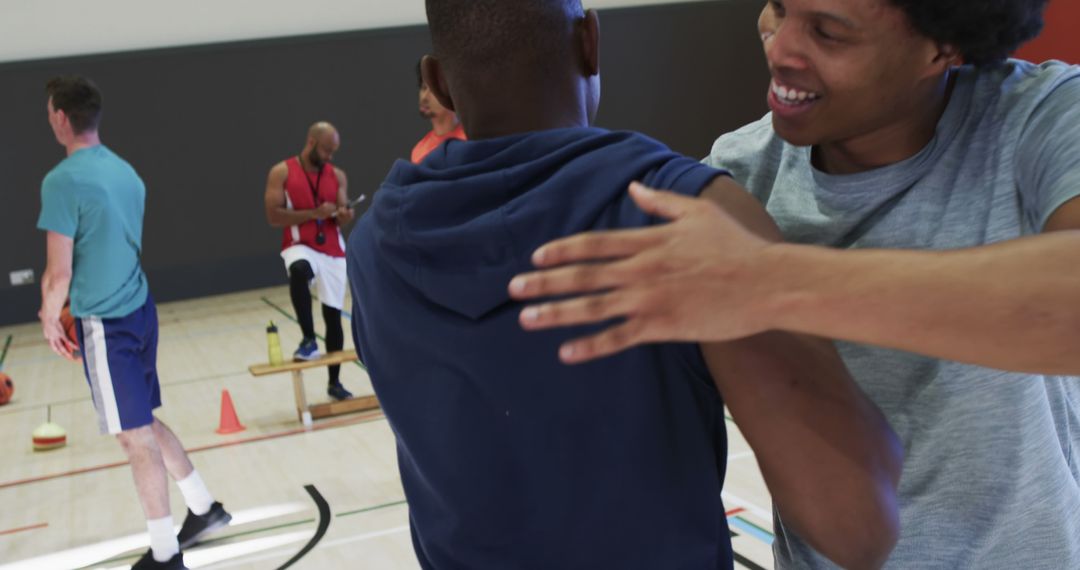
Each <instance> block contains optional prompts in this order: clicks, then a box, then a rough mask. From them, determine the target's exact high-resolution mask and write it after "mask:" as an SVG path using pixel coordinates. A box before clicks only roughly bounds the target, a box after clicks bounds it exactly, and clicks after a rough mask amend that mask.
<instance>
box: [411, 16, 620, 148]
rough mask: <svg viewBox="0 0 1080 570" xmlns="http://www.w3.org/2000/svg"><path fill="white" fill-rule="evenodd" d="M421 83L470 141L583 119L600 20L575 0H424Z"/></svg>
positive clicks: (593, 83) (596, 85)
mask: <svg viewBox="0 0 1080 570" xmlns="http://www.w3.org/2000/svg"><path fill="white" fill-rule="evenodd" d="M426 5H427V17H428V27H429V28H430V31H431V43H432V47H433V48H434V50H433V51H434V53H432V54H431V56H425V57H424V59H423V61H422V62H421V68H422V70H423V81H424V84H425V85H426V86H427V87H428V88H429V89H431V91H432V94H433V95H434V96H435V97H436V98H437V99H438V100H439V102H440V103H441V104H442V105H443V106H444V107H446V108H447V109H450V110H452V111H456V112H457V116H458V118H459V119H460V120H461V123H462V125H464V127H465V133H466V134H467V135H468V136H469V138H470V139H472V140H479V139H482V138H489V137H495V136H502V135H506V134H512V133H517V132H527V131H536V130H544V129H553V128H561V127H573V126H585V125H588V124H589V123H590V122H591V120H592V117H593V116H594V115H595V111H596V106H597V105H598V104H599V95H600V77H599V74H600V68H599V38H600V31H599V25H600V24H599V19H598V17H597V15H596V13H595V12H594V11H592V10H589V11H587V12H586V11H585V10H584V9H583V8H582V6H581V0H426Z"/></svg>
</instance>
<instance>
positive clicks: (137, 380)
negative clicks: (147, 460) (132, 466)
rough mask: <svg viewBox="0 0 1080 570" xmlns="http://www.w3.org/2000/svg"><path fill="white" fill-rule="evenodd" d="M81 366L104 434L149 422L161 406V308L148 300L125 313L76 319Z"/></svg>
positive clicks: (151, 421) (147, 298) (114, 432)
mask: <svg viewBox="0 0 1080 570" xmlns="http://www.w3.org/2000/svg"><path fill="white" fill-rule="evenodd" d="M75 324H76V326H75V329H76V330H77V331H78V336H79V346H80V347H82V354H83V370H84V371H85V372H86V381H87V382H88V383H89V384H90V392H91V394H92V395H93V398H94V409H95V410H97V414H98V427H99V428H100V429H101V433H103V434H105V433H108V434H114V435H115V434H118V433H120V432H122V431H126V430H129V429H135V428H138V427H142V426H146V425H150V424H151V423H153V421H154V409H155V408H158V407H160V406H161V388H160V386H159V385H158V375H157V344H158V319H157V307H155V306H154V300H153V299H151V298H150V296H149V295H148V296H147V297H146V303H144V304H143V306H142V307H139V308H138V309H136V310H135V311H134V312H132V313H131V314H129V315H127V316H126V317H120V318H117V319H101V318H97V317H87V318H85V319H76V320H75Z"/></svg>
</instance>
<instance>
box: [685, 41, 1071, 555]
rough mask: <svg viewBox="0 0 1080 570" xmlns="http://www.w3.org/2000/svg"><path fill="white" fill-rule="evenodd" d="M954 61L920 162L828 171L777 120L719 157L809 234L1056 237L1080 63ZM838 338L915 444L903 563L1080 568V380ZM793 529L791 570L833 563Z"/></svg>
mask: <svg viewBox="0 0 1080 570" xmlns="http://www.w3.org/2000/svg"><path fill="white" fill-rule="evenodd" d="M955 71H956V73H957V81H956V87H955V90H954V92H953V95H952V98H951V100H950V101H949V104H948V106H947V108H946V111H945V113H944V115H943V116H942V118H941V121H940V122H939V124H938V127H937V131H936V134H935V136H934V138H933V140H931V141H930V143H929V144H928V145H927V146H926V148H924V149H923V150H922V151H920V152H919V153H918V154H917V155H915V156H913V157H911V158H909V159H907V160H904V161H903V162H900V163H897V164H893V165H890V166H886V167H884V168H880V169H877V170H873V171H870V172H863V173H859V174H853V175H843V176H837V175H829V174H826V173H823V172H820V171H818V170H816V169H815V168H814V167H813V166H812V165H811V162H810V148H809V147H795V146H791V145H789V144H787V143H785V142H784V141H782V140H781V139H780V138H778V137H777V136H776V134H774V132H773V129H772V123H771V117H770V116H766V117H765V118H763V119H761V120H760V121H758V122H756V123H753V124H751V125H748V126H746V127H744V128H742V129H740V130H738V131H736V132H733V133H730V134H727V135H724V136H723V137H721V138H720V139H719V140H717V141H716V144H715V145H714V146H713V149H712V154H711V156H710V157H709V158H707V159H706V160H705V162H706V163H707V164H709V165H711V166H716V167H722V168H728V169H730V170H731V171H732V173H733V174H734V176H735V179H736V180H738V181H739V182H740V183H742V184H744V185H745V186H746V187H747V188H748V189H749V190H750V191H751V192H752V193H753V194H754V195H755V196H756V197H757V198H758V199H759V200H761V201H762V202H763V203H764V204H765V205H766V207H767V209H768V211H769V213H770V214H772V216H773V217H774V218H775V219H776V221H777V223H778V224H779V225H780V228H781V229H782V230H783V232H784V235H785V236H786V238H787V239H788V240H789V241H792V242H798V243H809V244H820V245H826V246H831V247H837V248H908V249H935V250H940V249H954V248H963V247H970V246H978V245H982V244H989V243H994V242H1000V241H1003V240H1009V239H1013V238H1017V237H1020V236H1024V235H1029V234H1035V233H1039V231H1040V230H1041V228H1042V227H1043V225H1044V224H1045V222H1046V220H1047V218H1048V217H1050V215H1051V214H1052V213H1053V212H1054V211H1055V210H1056V209H1057V208H1058V207H1060V206H1061V205H1062V204H1063V203H1065V202H1066V201H1068V200H1069V199H1071V198H1074V197H1076V196H1077V195H1080V68H1078V67H1074V66H1067V65H1064V64H1061V63H1057V62H1051V63H1046V64H1043V65H1041V66H1036V65H1032V64H1029V63H1027V62H1021V61H1009V62H1008V64H1007V65H1005V66H1004V67H1003V68H1000V69H994V70H984V71H977V70H975V69H974V68H971V67H961V68H957V69H956V70H955ZM975 293H977V292H973V294H975ZM1077 295H1080V290H1078V291H1077ZM837 345H838V348H839V350H840V353H841V355H842V356H843V358H844V361H845V362H846V363H847V366H848V368H849V369H850V370H851V371H852V373H853V374H854V376H855V378H856V379H857V380H858V382H859V384H860V385H861V386H862V387H863V389H864V390H865V391H866V393H867V394H868V395H869V397H870V398H871V399H873V401H874V402H876V403H877V405H878V406H880V407H881V409H882V411H883V412H884V413H885V415H886V416H887V417H888V419H889V421H890V422H891V423H892V425H893V428H894V429H895V430H896V432H897V433H898V434H899V435H900V438H901V439H902V440H903V442H904V447H905V451H906V460H905V464H904V471H903V476H902V478H901V481H900V518H901V525H902V526H901V532H900V542H899V544H898V546H897V547H896V550H895V551H894V552H893V554H892V557H891V558H890V560H889V562H888V564H887V567H888V568H897V569H900V568H902V569H909V568H978V569H1002V570H1005V569H1008V570H1015V569H1024V570H1031V569H1036V568H1046V569H1054V570H1058V569H1063V568H1065V569H1080V379H1077V378H1069V377H1055V376H1039V375H1034V374H1014V373H1008V372H1002V371H999V370H991V369H987V368H981V367H978V366H971V365H967V364H959V363H956V362H950V361H945V360H939V359H935V358H926V357H923V356H918V355H915V354H911V353H906V352H901V351H897V350H887V349H883V348H876V347H872V346H866V345H859V344H853V343H845V342H841V343H837ZM1076 346H1077V350H1080V338H1077V339H1076ZM776 527H777V540H776V543H775V545H774V553H775V556H776V564H777V567H779V568H833V567H834V566H833V565H832V564H831V563H829V562H828V561H826V560H825V559H824V558H822V557H821V556H819V555H818V554H816V553H815V552H814V551H813V550H812V549H811V548H810V547H809V546H808V545H807V544H806V543H805V542H803V541H802V540H800V539H799V538H798V537H797V536H795V535H794V534H793V533H792V532H791V531H790V530H788V529H785V528H784V525H783V521H780V520H779V519H778V520H777V521H776Z"/></svg>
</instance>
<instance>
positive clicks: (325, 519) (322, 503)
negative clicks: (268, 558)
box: [277, 485, 333, 570]
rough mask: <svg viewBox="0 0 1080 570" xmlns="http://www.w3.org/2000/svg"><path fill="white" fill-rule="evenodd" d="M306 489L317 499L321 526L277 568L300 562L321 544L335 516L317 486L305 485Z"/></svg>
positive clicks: (316, 503)
mask: <svg viewBox="0 0 1080 570" xmlns="http://www.w3.org/2000/svg"><path fill="white" fill-rule="evenodd" d="M304 490H305V491H307V492H308V495H311V500H312V501H315V507H316V508H318V509H319V527H318V528H316V529H315V534H314V535H313V536H312V537H311V540H309V541H308V542H307V544H305V545H304V547H303V548H301V549H300V552H297V553H296V555H295V556H293V557H292V558H290V559H289V560H288V562H286V563H284V564H282V565H281V566H278V567H277V570H285V569H286V568H288V567H289V566H292V565H293V564H296V563H297V562H299V561H300V559H301V558H303V557H304V556H305V555H307V553H308V552H311V549H313V548H315V546H316V545H318V544H319V541H321V540H322V539H323V537H324V536H326V530H327V529H328V528H330V521H331V520H333V517H331V516H330V503H327V502H326V498H325V497H323V496H322V493H320V492H319V490H318V489H316V488H315V485H304Z"/></svg>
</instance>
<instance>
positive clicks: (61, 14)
mask: <svg viewBox="0 0 1080 570" xmlns="http://www.w3.org/2000/svg"><path fill="white" fill-rule="evenodd" d="M678 1H685V0H585V1H584V4H585V5H586V7H589V8H613V7H622V6H637V5H644V4H670V3H675V2H678ZM424 21H425V17H424V0H171V1H164V0H0V62H7V61H21V60H30V59H41V58H48V57H57V56H70V55H86V54H93V53H107V52H115V51H127V50H135V49H147V48H156V47H173V46H183V45H195V44H203V43H214V42H222V41H232V40H246V39H257V38H273V37H282V36H293V35H304V34H314V33H322V32H337V31H345V30H362V29H373V28H386V27H393V26H404V25H411V24H420V23H423V22H424Z"/></svg>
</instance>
